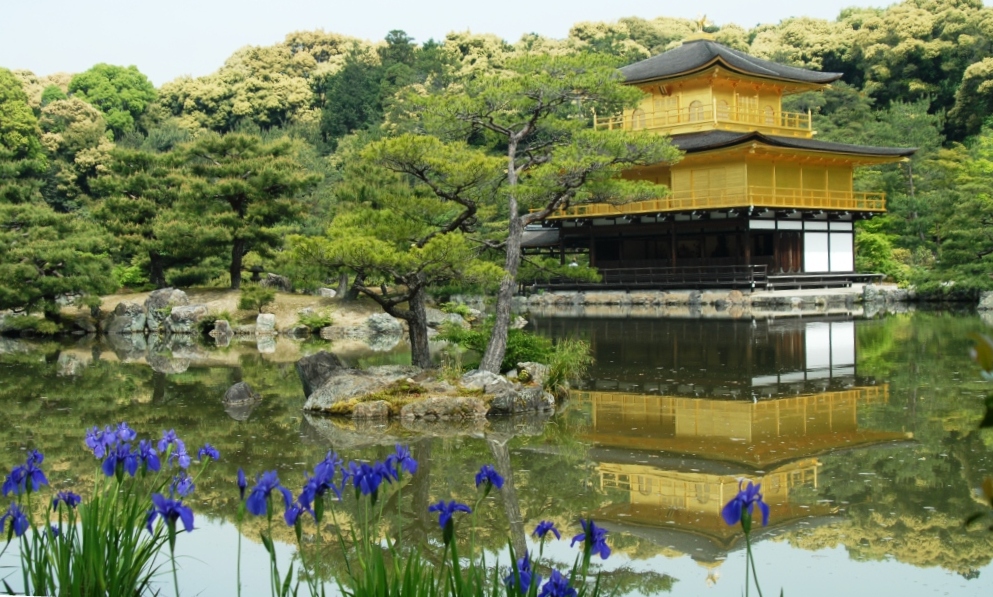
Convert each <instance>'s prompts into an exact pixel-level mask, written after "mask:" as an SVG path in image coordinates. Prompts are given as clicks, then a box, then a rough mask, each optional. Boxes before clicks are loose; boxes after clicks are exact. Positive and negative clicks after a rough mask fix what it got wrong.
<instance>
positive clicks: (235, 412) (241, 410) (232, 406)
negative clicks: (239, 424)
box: [224, 381, 262, 421]
mask: <svg viewBox="0 0 993 597" xmlns="http://www.w3.org/2000/svg"><path fill="white" fill-rule="evenodd" d="M260 402H262V396H260V395H259V394H258V392H256V391H255V390H253V389H252V386H250V385H248V384H247V383H245V382H243V381H240V382H238V383H236V384H234V385H233V386H231V387H230V388H228V391H227V392H225V393H224V412H226V413H228V416H230V417H231V418H232V419H234V420H236V421H245V420H248V417H249V416H250V415H251V414H252V411H253V410H255V407H256V406H258V405H259V403H260Z"/></svg>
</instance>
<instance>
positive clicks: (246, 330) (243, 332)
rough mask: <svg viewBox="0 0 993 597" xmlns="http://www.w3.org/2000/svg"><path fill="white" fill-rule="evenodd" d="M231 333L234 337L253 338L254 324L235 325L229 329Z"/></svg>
mask: <svg viewBox="0 0 993 597" xmlns="http://www.w3.org/2000/svg"><path fill="white" fill-rule="evenodd" d="M231 331H233V332H234V333H235V335H236V336H254V335H255V324H254V323H250V324H247V325H236V326H234V327H233V328H231Z"/></svg>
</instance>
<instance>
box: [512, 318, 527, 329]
mask: <svg viewBox="0 0 993 597" xmlns="http://www.w3.org/2000/svg"><path fill="white" fill-rule="evenodd" d="M527 325H528V320H527V319H524V318H523V317H521V316H520V315H517V316H516V317H514V320H513V321H511V322H510V329H512V330H523V329H524V328H525V327H527Z"/></svg>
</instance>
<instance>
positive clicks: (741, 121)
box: [596, 38, 841, 139]
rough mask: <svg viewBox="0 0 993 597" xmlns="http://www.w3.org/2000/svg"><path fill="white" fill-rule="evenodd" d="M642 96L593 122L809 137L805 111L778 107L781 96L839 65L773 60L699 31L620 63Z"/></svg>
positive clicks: (834, 76) (816, 84)
mask: <svg viewBox="0 0 993 597" xmlns="http://www.w3.org/2000/svg"><path fill="white" fill-rule="evenodd" d="M620 71H621V74H622V75H623V76H624V81H625V83H626V84H628V85H634V86H637V87H638V88H639V89H641V90H642V91H643V92H645V97H644V99H643V100H642V102H641V104H640V105H639V106H638V107H636V108H634V109H629V110H625V111H624V113H623V114H620V115H614V116H607V117H598V118H597V119H596V127H597V128H600V129H617V128H620V129H626V130H650V131H658V132H664V133H667V134H670V135H680V134H684V133H699V132H703V131H712V130H722V131H733V132H761V133H765V134H768V135H777V136H785V137H799V138H806V139H809V138H811V137H812V136H813V135H814V130H813V121H812V117H811V114H810V112H809V111H808V112H806V113H798V112H788V111H785V110H783V106H782V104H783V102H782V100H783V97H785V96H788V95H791V94H795V93H802V92H805V91H816V90H820V89H823V88H824V87H825V86H827V85H828V84H830V83H831V82H833V81H837V80H838V79H840V78H841V73H830V72H819V71H813V70H808V69H804V68H796V67H793V66H786V65H783V64H777V63H775V62H771V61H768V60H763V59H761V58H756V57H754V56H749V55H748V54H745V53H744V52H739V51H738V50H734V49H732V48H729V47H727V46H724V45H721V44H719V43H717V42H715V41H712V40H710V39H706V38H700V39H692V40H688V41H685V42H683V44H682V45H681V46H679V47H677V48H675V49H672V50H669V51H668V52H664V53H662V54H659V55H658V56H653V57H651V58H648V59H646V60H642V61H641V62H636V63H634V64H631V65H628V66H625V67H624V68H622V69H620Z"/></svg>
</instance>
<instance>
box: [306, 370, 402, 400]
mask: <svg viewBox="0 0 993 597" xmlns="http://www.w3.org/2000/svg"><path fill="white" fill-rule="evenodd" d="M420 372H421V370H420V369H419V368H417V367H409V366H403V365H384V366H382V367H370V368H368V369H366V370H364V371H358V370H355V369H339V370H337V371H335V372H334V373H333V375H331V377H330V378H328V380H327V381H325V382H324V383H323V384H321V386H320V387H319V388H317V389H316V390H314V392H313V393H311V395H310V396H308V397H307V401H306V402H305V403H304V405H303V409H304V410H309V411H325V412H332V411H333V410H334V406H335V405H336V404H338V403H340V402H344V401H347V400H350V399H352V398H358V397H360V396H366V395H368V394H373V393H375V392H379V391H381V390H383V389H385V388H386V387H387V386H389V385H390V384H391V383H393V382H395V381H400V380H401V379H406V378H408V377H411V376H413V375H417V374H418V373H420Z"/></svg>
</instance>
